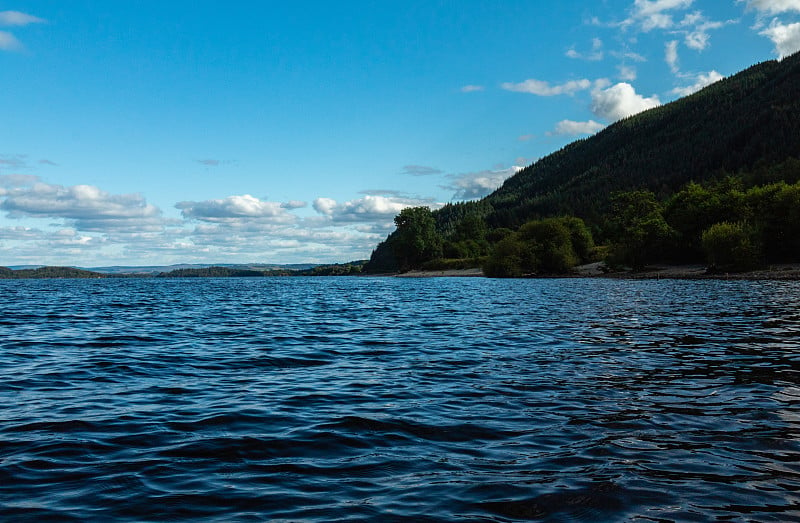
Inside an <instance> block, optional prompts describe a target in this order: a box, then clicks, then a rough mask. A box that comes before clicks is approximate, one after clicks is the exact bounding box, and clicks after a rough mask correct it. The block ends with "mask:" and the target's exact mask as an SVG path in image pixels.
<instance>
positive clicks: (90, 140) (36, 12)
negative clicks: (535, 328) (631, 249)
mask: <svg viewBox="0 0 800 523" xmlns="http://www.w3.org/2000/svg"><path fill="white" fill-rule="evenodd" d="M564 4H567V5H564ZM798 49H800V0H739V1H737V0H730V1H723V0H625V1H621V0H620V1H617V0H613V1H612V0H608V1H598V0H593V1H574V2H568V3H559V2H534V1H531V0H520V1H516V0H514V1H504V2H496V1H474V0H460V1H455V0H453V1H431V0H425V1H415V0H405V1H402V2H399V1H398V2H395V1H389V0H387V1H385V2H366V1H363V2H362V1H353V2H322V1H307V2H302V3H301V2H277V1H276V2H273V1H268V0H265V1H261V2H243V1H240V2H239V1H230V2H210V1H202V0H200V1H198V0H195V1H192V2H189V1H182V0H171V1H169V2H155V1H148V0H141V1H137V2H108V1H95V0H83V1H79V0H72V1H69V2H64V1H57V0H50V1H43V0H41V1H36V0H31V1H27V0H12V1H10V2H9V1H2V0H0V265H20V264H56V265H78V266H99V265H110V264H126V265H149V264H168V263H184V262H186V263H248V262H258V263H295V262H318V263H324V262H344V261H349V260H353V259H361V258H367V257H369V254H370V252H371V250H372V248H373V247H374V246H375V245H376V244H377V243H378V242H379V241H380V240H382V239H383V238H385V236H386V235H387V234H388V233H389V232H390V231H391V230H392V229H393V226H392V219H393V217H394V216H395V215H396V214H397V213H398V212H399V211H400V210H401V209H402V208H403V207H406V206H411V205H428V206H430V207H432V208H436V207H438V206H441V205H443V204H445V203H447V202H453V201H459V200H464V199H472V198H478V197H481V196H484V195H486V194H488V193H489V192H490V191H491V190H493V189H494V188H496V187H498V186H499V185H500V184H501V183H502V181H503V180H504V179H505V178H507V177H508V176H510V175H512V174H513V173H514V172H515V171H516V170H518V169H519V168H520V167H521V166H525V165H528V164H530V163H532V162H533V161H535V160H536V159H538V158H540V157H542V156H544V155H547V154H548V153H551V152H553V151H555V150H557V149H559V148H560V147H562V146H564V145H566V144H567V143H569V142H571V141H573V140H575V139H578V138H582V137H586V136H589V135H591V134H592V133H596V132H597V131H599V130H600V129H602V128H603V127H604V126H606V125H608V124H609V123H612V122H614V121H615V120H617V119H619V118H623V117H625V116H628V115H630V114H634V113H636V112H639V111H641V110H645V109H648V108H650V107H654V106H657V105H659V104H663V103H668V102H669V101H672V100H674V99H676V98H678V97H680V96H683V95H686V94H689V93H691V92H693V91H695V90H697V89H700V88H702V87H703V86H704V85H707V84H708V83H710V82H713V81H715V80H718V79H720V78H723V77H725V76H728V75H731V74H734V73H736V72H738V71H739V70H741V69H744V68H746V67H748V66H750V65H752V64H754V63H757V62H761V61H765V60H770V59H776V58H781V57H783V56H787V55H788V54H791V53H793V52H795V51H797V50H798Z"/></svg>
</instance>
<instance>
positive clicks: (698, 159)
mask: <svg viewBox="0 0 800 523" xmlns="http://www.w3.org/2000/svg"><path fill="white" fill-rule="evenodd" d="M798 160H800V53H798V54H795V55H793V56H790V57H787V58H785V59H784V60H782V61H780V62H778V61H769V62H764V63H760V64H758V65H755V66H753V67H751V68H749V69H747V70H745V71H742V72H741V73H738V74H736V75H734V76H732V77H730V78H726V79H724V80H721V81H719V82H717V83H715V84H712V85H711V86H708V87H706V88H705V89H703V90H701V91H699V92H697V93H695V94H693V95H690V96H688V97H685V98H682V99H679V100H676V101H674V102H671V103H669V104H666V105H664V106H661V107H657V108H655V109H651V110H649V111H645V112H643V113H640V114H638V115H635V116H632V117H629V118H626V119H624V120H621V121H619V122H617V123H615V124H613V125H611V126H609V127H608V128H606V129H605V130H603V131H601V132H600V133H598V134H596V135H595V136H592V137H590V138H587V139H583V140H578V141H576V142H573V143H572V144H570V145H568V146H566V147H564V148H563V149H561V150H559V151H557V152H555V153H553V154H551V155H549V156H547V157H545V158H542V159H541V160H539V161H538V162H536V163H534V164H533V165H530V166H528V167H526V168H525V169H523V170H521V171H520V172H518V173H517V174H516V175H514V176H512V177H511V178H509V179H508V180H506V182H505V183H504V184H503V185H502V187H500V188H499V189H497V190H496V191H494V192H493V193H492V194H490V195H489V196H487V197H486V198H483V199H482V200H479V201H473V202H463V203H457V204H449V205H446V206H445V207H444V208H442V209H439V210H436V211H433V212H432V213H430V216H431V218H432V221H431V223H432V224H433V225H432V227H433V228H434V229H435V233H436V234H438V237H439V239H438V240H437V241H438V244H430V245H429V244H426V245H424V248H425V249H427V250H426V251H425V252H435V253H436V255H437V256H438V257H440V258H457V259H473V260H474V263H476V264H477V263H478V260H479V259H480V258H481V257H482V256H486V255H488V254H489V253H490V252H491V250H492V245H493V244H494V243H496V242H498V241H500V240H501V239H503V238H504V237H506V236H507V235H508V234H509V233H510V232H511V231H512V230H516V229H518V228H519V227H520V226H522V225H523V224H525V223H527V222H530V221H531V220H537V219H542V218H547V217H555V216H575V217H578V218H581V219H583V220H584V221H585V222H586V225H587V226H588V227H589V229H590V230H591V231H593V232H594V233H595V235H598V236H600V237H602V239H608V236H609V235H610V234H611V232H610V231H611V230H612V229H613V228H614V224H609V223H608V214H609V212H610V211H612V205H613V198H612V196H613V195H614V194H617V193H619V192H625V191H645V192H646V193H648V194H649V193H652V194H653V197H654V198H655V203H657V204H658V203H659V202H665V201H666V200H667V199H669V198H670V197H672V196H673V195H675V194H676V193H677V192H679V191H681V190H682V189H683V188H684V187H685V186H686V185H687V184H688V183H690V182H698V183H701V184H708V183H715V181H720V180H723V179H726V177H729V179H730V177H731V175H733V177H734V178H737V179H738V180H740V181H742V182H743V183H744V184H745V185H747V186H753V185H755V184H758V183H761V184H766V183H770V182H777V181H787V182H789V183H794V182H796V181H797V180H796V179H795V178H796V177H797V173H796V171H798V170H799V169H800V163H798ZM643 194H644V193H643ZM418 215H419V213H418ZM420 216H421V215H420ZM398 218H400V217H398ZM737 218H740V219H744V218H741V217H739V216H738V215H737ZM475 220H478V221H480V222H481V223H482V226H483V228H484V230H483V232H481V233H480V234H478V235H476V234H475V233H474V232H473V233H470V232H469V231H470V230H472V231H474V230H475V224H474V223H472V224H469V222H470V221H471V222H474V221H475ZM418 222H419V220H418ZM418 222H417V223H418ZM396 223H398V231H395V232H394V233H392V234H391V235H390V236H389V237H388V238H387V240H386V241H384V242H382V243H381V244H380V245H378V247H377V248H376V250H375V251H374V252H373V255H372V258H371V259H370V262H369V263H368V264H367V266H366V267H365V272H372V273H377V272H390V271H393V270H405V269H408V268H416V267H414V264H416V265H417V266H420V265H421V264H422V263H425V262H424V260H423V261H420V259H419V257H418V256H417V257H414V256H409V255H408V252H409V251H414V250H415V249H417V250H419V249H421V248H422V247H419V246H418V245H416V244H415V241H414V239H415V238H418V237H419V233H414V232H410V229H409V227H404V225H403V224H405V223H408V220H405V221H402V222H398V220H396ZM465 224H466V225H465ZM426 227H427V226H426ZM425 234H426V235H428V236H430V235H431V232H430V231H429V230H426V232H425ZM612 239H613V238H612ZM687 241H688V240H687ZM691 241H692V242H694V243H693V244H692V245H695V244H697V243H698V242H699V239H692V240H691ZM416 243H417V244H418V243H419V242H416ZM695 247H696V246H695ZM696 250H697V249H695V250H694V251H692V252H693V253H696ZM420 252H422V251H420ZM437 256H433V257H434V258H435V257H437ZM430 258H431V256H430V255H429V256H428V257H427V259H428V260H430ZM409 260H411V261H412V262H409Z"/></svg>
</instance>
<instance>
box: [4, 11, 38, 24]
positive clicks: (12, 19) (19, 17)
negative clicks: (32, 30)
mask: <svg viewBox="0 0 800 523" xmlns="http://www.w3.org/2000/svg"><path fill="white" fill-rule="evenodd" d="M44 22H46V20H43V19H42V18H39V17H36V16H33V15H29V14H26V13H20V12H19V11H0V25H4V26H12V25H16V26H24V25H28V24H42V23H44Z"/></svg>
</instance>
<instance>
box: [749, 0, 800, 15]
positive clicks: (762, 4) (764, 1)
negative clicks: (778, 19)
mask: <svg viewBox="0 0 800 523" xmlns="http://www.w3.org/2000/svg"><path fill="white" fill-rule="evenodd" d="M739 1H740V2H741V1H742V0H739ZM746 1H747V7H748V8H750V9H755V10H757V11H759V12H761V13H766V14H770V15H776V14H780V13H787V12H790V11H798V12H800V0H746Z"/></svg>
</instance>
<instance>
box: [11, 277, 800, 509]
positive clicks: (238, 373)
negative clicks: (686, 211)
mask: <svg viewBox="0 0 800 523" xmlns="http://www.w3.org/2000/svg"><path fill="white" fill-rule="evenodd" d="M0 463H2V466H0V519H3V520H15V521H20V520H21V521H25V520H30V521H43V520H44V521H46V520H57V521H71V520H74V521H87V520H98V521H101V520H109V519H114V520H122V521H124V520H129V521H142V520H151V521H154V520H167V519H169V520H202V521H264V520H278V521H281V520H285V521H300V520H301V521H320V522H321V521H517V520H547V521H670V520H677V521H710V520H715V519H716V520H735V521H739V520H742V521H744V520H754V521H788V520H800V282H749V281H735V282H733V281H731V282H728V281H670V280H660V281H620V280H603V279H546V280H491V279H484V278H461V279H458V278H452V279H445V278H441V279H439V278H432V279H400V278H261V279H182V280H178V279H166V280H165V279H135V280H4V281H0Z"/></svg>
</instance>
